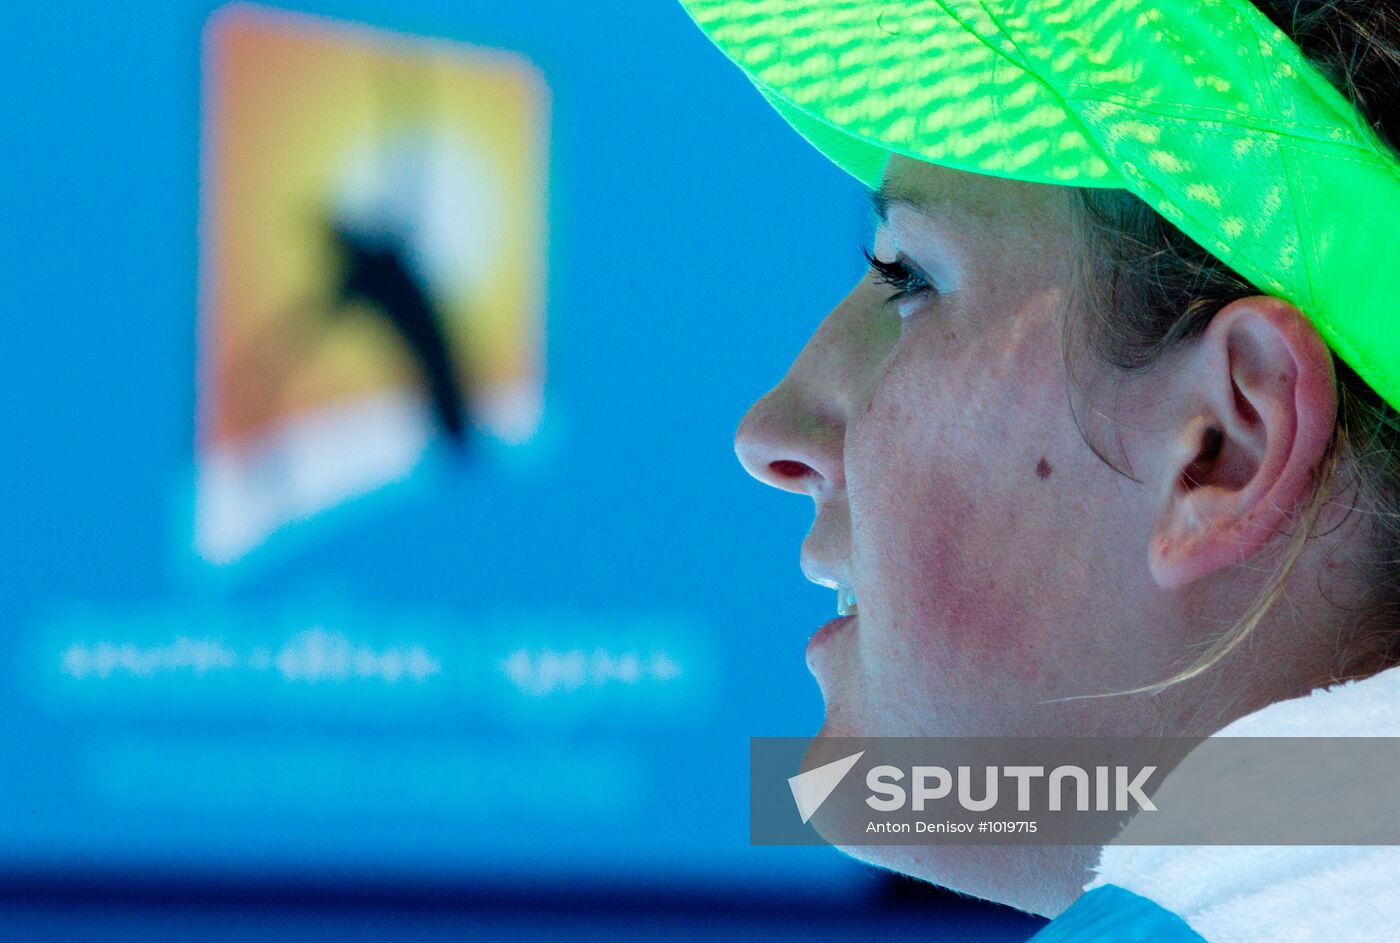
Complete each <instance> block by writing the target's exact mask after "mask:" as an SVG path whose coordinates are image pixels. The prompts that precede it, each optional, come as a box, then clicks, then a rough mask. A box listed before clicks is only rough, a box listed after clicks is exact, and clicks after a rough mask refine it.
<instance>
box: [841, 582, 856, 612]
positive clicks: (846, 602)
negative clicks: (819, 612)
mask: <svg viewBox="0 0 1400 943" xmlns="http://www.w3.org/2000/svg"><path fill="white" fill-rule="evenodd" d="M856 611H857V610H856V592H855V590H853V589H850V588H848V587H845V586H839V587H837V589H836V614H837V615H838V616H853V615H855V614H856Z"/></svg>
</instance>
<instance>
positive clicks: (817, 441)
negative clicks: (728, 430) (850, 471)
mask: <svg viewBox="0 0 1400 943" xmlns="http://www.w3.org/2000/svg"><path fill="white" fill-rule="evenodd" d="M792 380H793V376H792V374H791V373H790V374H789V375H788V377H787V378H786V379H784V380H783V382H782V383H779V384H778V385H777V386H776V387H774V388H773V389H772V390H770V391H768V392H767V393H766V394H764V395H763V396H762V397H760V398H759V400H758V402H756V403H754V404H753V406H751V407H749V411H748V412H747V413H745V414H744V419H743V421H742V422H740V423H739V431H738V432H737V433H735V436H734V452H735V454H736V455H737V456H738V457H739V464H741V465H743V466H744V470H745V471H747V472H748V473H749V474H750V475H752V476H754V477H755V478H757V479H758V480H759V481H761V482H763V483H764V484H765V485H772V486H773V487H774V488H780V489H782V490H783V491H791V492H793V493H794V494H807V495H811V496H812V497H813V498H815V497H817V496H818V495H819V494H822V493H825V492H830V491H834V490H838V489H840V488H842V487H844V486H845V479H844V477H843V474H842V451H843V448H844V442H845V422H844V421H843V420H842V418H841V417H839V416H836V415H832V414H831V413H830V412H829V411H824V410H822V409H820V408H819V404H818V403H816V402H814V393H813V391H811V390H807V389H803V388H802V387H800V386H798V385H797V384H796V383H794V382H792Z"/></svg>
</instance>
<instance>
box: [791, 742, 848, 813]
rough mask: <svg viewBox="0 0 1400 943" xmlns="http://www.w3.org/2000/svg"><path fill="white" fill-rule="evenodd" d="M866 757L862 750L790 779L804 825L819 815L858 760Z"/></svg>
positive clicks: (793, 795)
mask: <svg viewBox="0 0 1400 943" xmlns="http://www.w3.org/2000/svg"><path fill="white" fill-rule="evenodd" d="M864 755H865V751H864V750H861V751H860V752H859V753H852V754H851V755H850V756H847V757H843V758H842V759H839V760H835V761H833V762H831V763H827V764H826V765H825V766H818V767H817V768H816V769H809V770H807V772H805V773H798V774H797V775H796V776H789V777H788V788H789V789H791V790H792V801H793V802H795V803H797V813H798V814H799V815H801V816H802V824H803V825H806V824H807V820H808V819H810V818H811V817H812V816H814V815H816V814H817V810H818V809H820V808H821V807H822V803H823V802H825V801H826V799H827V797H828V796H830V795H831V793H832V792H833V791H834V790H835V789H836V787H837V786H839V785H840V784H841V780H843V779H845V778H846V774H847V773H849V772H850V771H851V767H852V766H855V765H856V760H859V759H860V758H861V757H862V756H864Z"/></svg>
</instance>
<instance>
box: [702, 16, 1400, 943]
mask: <svg viewBox="0 0 1400 943" xmlns="http://www.w3.org/2000/svg"><path fill="white" fill-rule="evenodd" d="M682 2H683V5H684V6H685V7H686V9H687V12H689V14H690V15H691V17H692V18H693V19H694V20H695V22H696V23H697V24H698V25H699V26H700V27H701V29H702V30H703V31H704V32H705V33H706V35H707V36H709V38H710V39H711V40H712V41H713V42H714V43H715V44H716V45H717V46H718V47H719V48H720V50H721V51H723V52H724V53H725V55H726V56H728V57H729V58H730V59H731V60H733V61H734V62H735V63H736V64H738V65H739V66H740V67H741V68H742V69H743V71H744V72H745V74H746V75H747V76H748V77H749V79H750V80H752V81H753V82H754V84H755V86H756V87H757V89H758V90H759V92H760V93H761V94H763V95H764V97H765V98H767V100H768V101H769V102H770V103H771V104H772V105H773V106H774V107H775V108H776V109H777V110H778V111H779V113H780V114H781V115H782V117H783V118H784V119H786V120H787V121H788V122H789V123H790V124H792V125H793V127H794V128H795V129H796V130H797V131H799V132H800V133H801V134H802V135H803V136H804V137H806V138H807V139H808V140H809V141H810V142H811V143H812V144H813V145H815V146H816V147H817V148H819V149H820V150H821V151H822V152H823V153H825V154H826V155H827V156H828V157H830V158H831V159H832V160H833V161H834V162H836V163H837V164H838V165H839V166H841V167H842V168H843V169H845V170H847V171H848V172H850V173H851V174H853V175H854V176H856V177H857V178H858V179H860V180H861V181H862V182H863V183H865V184H867V185H868V186H869V188H870V190H871V192H872V209H873V211H874V216H875V219H876V226H875V230H874V237H873V242H872V244H871V245H870V247H869V248H868V249H867V253H866V254H867V257H868V264H869V269H868V271H867V273H866V274H865V276H864V277H862V279H861V280H860V281H859V283H858V284H856V285H855V286H854V288H853V289H852V290H851V292H850V293H849V294H848V295H847V296H846V297H845V298H844V299H841V300H840V301H839V303H838V304H836V305H835V307H834V308H833V309H832V310H831V311H830V313H829V314H828V315H827V316H826V317H825V319H824V320H823V321H822V322H821V324H820V326H819V328H818V329H817V330H816V332H815V333H814V334H813V336H812V337H811V338H810V340H808V341H807V343H806V344H805V346H804V347H803V348H802V349H801V351H800V353H799V354H798V356H797V357H796V359H795V361H794V362H793V363H792V364H791V366H790V368H789V369H788V370H787V372H786V374H785V375H784V376H783V378H782V380H781V382H780V383H778V384H777V386H775V387H774V388H773V389H772V390H771V391H769V392H768V393H767V394H766V395H764V396H762V397H761V398H760V399H758V401H757V402H755V403H754V404H753V406H752V407H751V408H750V409H749V411H748V413H747V414H746V415H745V416H744V417H743V420H742V423H741V425H740V426H739V429H738V433H737V437H736V443H735V444H736V450H737V453H738V457H739V459H740V461H741V462H742V463H743V465H744V467H745V468H746V469H747V470H748V471H749V472H750V473H751V474H752V475H753V476H754V477H755V478H757V479H759V480H760V481H762V482H763V483H765V484H768V485H771V486H773V487H775V488H778V489H781V490H784V491H788V492H792V493H794V494H797V495H802V496H805V497H808V498H811V499H812V500H813V502H814V506H815V517H814V520H813V524H812V527H811V530H810V532H809V533H808V535H807V537H806V539H805V541H804V542H803V544H802V548H801V562H802V567H803V570H804V572H805V574H806V575H807V577H808V578H809V579H811V580H812V581H814V582H817V583H820V584H822V585H825V586H829V587H831V588H832V589H833V590H834V591H835V595H836V602H837V607H838V611H839V612H840V613H841V614H842V615H843V616H845V618H842V619H840V620H838V621H835V622H833V623H830V624H828V626H826V627H824V628H823V629H822V630H821V631H820V632H818V633H817V635H816V636H814V637H813V639H812V641H811V643H810V644H809V647H808V653H807V658H808V664H809V666H810V668H811V670H812V673H813V674H814V676H815V677H816V680H817V682H818V683H819V685H820V686H821V689H822V693H823V697H824V700H825V705H826V714H825V721H824V724H823V726H822V728H821V734H822V735H824V736H856V735H860V736H899V737H937V736H944V737H947V736H1002V737H1008V736H1026V737H1031V736H1041V737H1044V736H1101V737H1111V736H1144V735H1152V736H1166V737H1171V736H1198V737H1206V736H1211V735H1213V734H1216V733H1218V732H1220V731H1222V730H1224V729H1225V728H1228V727H1231V725H1236V724H1240V723H1246V724H1248V725H1249V729H1250V730H1251V731H1253V732H1255V733H1256V734H1259V735H1269V734H1270V733H1271V732H1274V731H1275V730H1281V729H1282V728H1281V727H1275V726H1271V724H1273V723H1274V721H1275V719H1276V718H1281V717H1285V716H1286V717H1287V721H1288V723H1287V729H1286V732H1287V733H1289V734H1290V735H1299V734H1304V735H1313V736H1342V735H1345V736H1356V735H1369V736H1395V735H1400V667H1396V666H1397V665H1400V569H1397V561H1400V417H1398V416H1397V410H1396V407H1397V404H1400V317H1397V315H1398V314H1400V312H1397V311H1396V309H1395V305H1396V298H1397V297H1400V296H1397V295H1396V294H1395V292H1396V291H1397V290H1400V277H1397V269H1398V268H1400V266H1397V265H1396V261H1397V253H1396V250H1395V241H1394V239H1395V237H1394V232H1395V231H1396V226H1397V224H1400V163H1397V145H1400V6H1397V5H1395V4H1393V3H1389V2H1384V0H1377V2H1305V0H1257V3H1250V2H1247V0H1216V2H1206V0H1199V2H1192V3H1182V4H1170V5H1167V6H1163V7H1158V6H1154V5H1151V4H1146V3H1141V2H1131V0H1119V2H1112V0H1109V2H1097V3H1096V2H1075V0H1050V2H1045V3H1026V2H1009V0H1004V2H997V0H982V2H976V0H970V2H968V0H947V2H927V3H925V2H903V3H887V2H874V0H865V2H862V0H844V2H842V0H789V2H763V0H750V2H742V0H741V2H735V0H682ZM1254 851H1257V852H1260V853H1259V854H1252V853H1249V852H1246V853H1240V852H1239V850H1238V849H1231V848H1209V847H1185V848H1171V847H1160V848H1150V849H1142V848H1129V847H1115V846H1113V845H1112V844H1110V845H1109V846H1108V847H1106V848H1105V849H1103V850H1102V851H1101V850H1100V849H1098V848H1088V847H1053V846H1050V847H1036V846H1020V847H1010V846H997V847H963V848H954V849H935V848H929V847H920V846H908V847H904V846H888V847H881V848H878V849H861V850H860V851H859V855H860V856H861V857H868V858H869V860H871V861H872V863H876V864H879V865H881V866H884V867H888V868H891V869H894V870H897V871H900V872H904V873H907V874H910V875H914V876H917V877H921V878H924V879H927V880H929V881H933V882H935V883H938V884H941V885H945V886H948V887H951V888H953V889H954V890H957V891H960V892H964V893H967V894H972V895H975V896H978V897H982V898H986V899H990V900H996V901H1001V902H1004V903H1007V904H1010V905H1012V906H1015V907H1018V908H1020V909H1023V910H1027V911H1033V912H1036V913H1040V914H1044V915H1047V916H1051V917H1058V918H1059V919H1057V920H1055V921H1053V922H1052V923H1051V924H1050V926H1049V927H1048V928H1047V929H1046V930H1045V931H1044V934H1045V938H1046V939H1091V938H1093V939H1183V940H1186V939H1197V940H1198V939H1206V940H1210V941H1215V943H1221V941H1242V940H1256V939H1258V940H1263V939H1283V938H1287V939H1320V938H1322V937H1321V934H1322V933H1330V934H1331V935H1333V936H1334V937H1335V938H1337V939H1346V940H1357V939H1376V940H1379V939H1391V938H1393V934H1394V933H1395V932H1396V931H1395V930H1394V927H1395V926H1396V925H1397V922H1400V894H1397V893H1396V891H1395V889H1394V886H1395V883H1396V881H1400V849H1397V848H1395V847H1392V846H1373V847H1338V848H1332V849H1327V850H1326V851H1325V852H1323V851H1320V850H1318V849H1316V848H1307V847H1298V848H1292V849H1289V848H1282V849H1280V848H1272V849H1267V852H1268V853H1267V854H1264V852H1265V851H1266V850H1265V849H1255V850H1254ZM1281 902H1282V903H1281ZM1091 926H1092V927H1097V928H1098V929H1097V930H1094V931H1091V930H1086V929H1084V928H1085V927H1091ZM1094 932H1097V933H1100V935H1099V936H1093V935H1091V934H1092V933H1094ZM1076 933H1078V934H1082V935H1075V934H1076ZM1130 933H1138V934H1139V935H1136V936H1131V935H1129V934H1130ZM1173 934H1175V935H1173Z"/></svg>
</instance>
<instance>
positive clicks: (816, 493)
mask: <svg viewBox="0 0 1400 943" xmlns="http://www.w3.org/2000/svg"><path fill="white" fill-rule="evenodd" d="M864 284H865V280H862V282H861V283H860V284H859V285H857V287H856V289H855V290H853V291H852V292H851V294H849V295H847V296H846V298H845V299H843V300H842V302H841V303H840V304H839V305H837V306H836V308H835V309H833V310H832V312H831V313H830V314H828V315H827V317H826V319H825V320H824V321H823V322H822V324H821V326H820V327H819V328H818V329H817V332H816V334H814V335H813V336H812V338H811V340H809V341H808V342H807V345H806V346H805V347H804V348H803V349H802V352H801V353H800V354H799V355H798V358H797V360H796V361H795V362H794V363H793V365H792V367H791V368H790V369H789V370H788V372H787V375H786V376H785V377H783V380H782V382H780V383H779V384H778V385H777V386H775V387H774V388H773V389H771V390H769V391H768V392H767V393H765V394H764V395H763V396H762V397H760V398H759V400H758V401H757V402H756V403H754V404H753V406H751V407H749V410H748V412H747V413H745V414H744V418H743V421H742V422H740V423H739V429H738V432H736V433H735V436H734V452H735V454H736V455H737V456H738V457H739V463H740V464H741V465H743V466H744V469H745V470H746V471H747V472H748V473H749V474H750V475H752V476H753V477H755V478H757V479H758V480H759V481H761V482H763V483H764V484H766V485H772V486H773V487H774V488H780V489H782V490H783V491H791V492H793V493H794V494H806V495H810V496H811V497H813V498H819V497H820V496H822V495H824V494H828V493H830V492H834V491H839V490H841V489H843V488H845V486H846V479H845V471H844V469H845V465H844V460H845V459H844V451H845V445H846V417H847V416H849V415H850V408H851V405H852V403H854V402H855V401H856V400H857V399H858V398H859V392H860V390H861V389H862V388H863V385H864V383H865V380H866V379H867V378H865V377H863V376H860V375H858V374H859V371H860V370H861V369H862V368H861V367H860V366H859V365H860V364H867V365H868V364H871V363H873V362H874V361H875V360H878V356H876V357H872V354H874V353H876V352H875V351H874V350H873V348H874V347H875V346H877V345H878V344H880V343H881V342H882V341H881V340H880V338H879V337H877V336H876V335H877V334H878V331H872V330H870V329H869V328H870V325H869V324H866V323H865V322H866V321H869V320H870V319H869V318H867V317H865V316H864V315H865V314H866V313H867V312H865V308H868V307H869V304H868V302H869V298H867V297H866V296H865V295H863V294H862V292H861V286H863V285H864Z"/></svg>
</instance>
